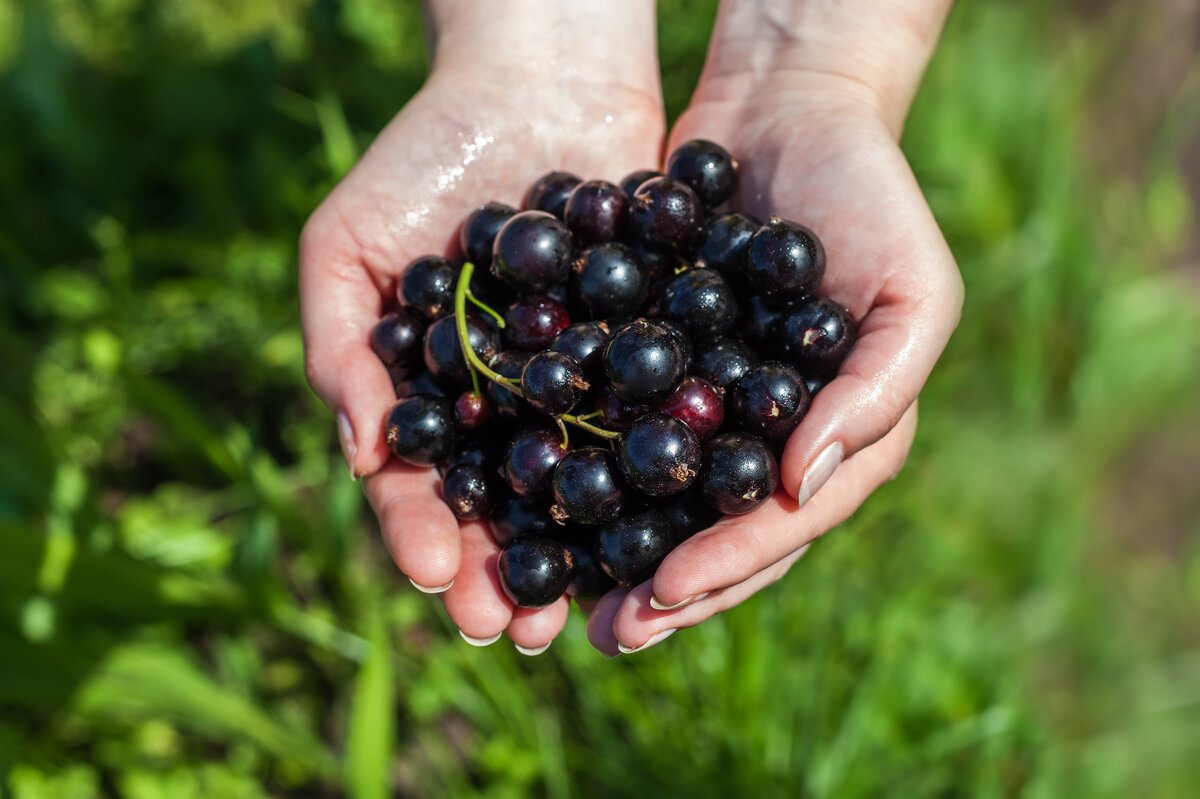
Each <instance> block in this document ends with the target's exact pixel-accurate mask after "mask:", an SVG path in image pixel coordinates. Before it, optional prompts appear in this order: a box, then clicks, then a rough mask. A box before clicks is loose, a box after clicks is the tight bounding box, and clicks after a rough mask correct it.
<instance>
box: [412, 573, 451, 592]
mask: <svg viewBox="0 0 1200 799" xmlns="http://www.w3.org/2000/svg"><path fill="white" fill-rule="evenodd" d="M408 581H409V582H410V583H412V584H413V588H415V589H417V590H418V591H420V592H421V593H422V594H440V593H442V592H444V591H449V590H450V586H452V585H454V581H453V580H451V581H450V582H448V583H446V584H445V585H438V586H434V587H433V588H430V587H429V586H427V585H421V584H420V583H418V582H417V581H416V580H414V579H413V578H411V577H409V578H408Z"/></svg>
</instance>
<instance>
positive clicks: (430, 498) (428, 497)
mask: <svg viewBox="0 0 1200 799" xmlns="http://www.w3.org/2000/svg"><path fill="white" fill-rule="evenodd" d="M437 485H438V476H437V472H436V471H434V470H433V469H423V468H419V467H416V466H409V465H408V464H405V463H401V462H400V461H397V460H394V459H393V460H391V461H389V462H388V464H387V465H386V466H385V467H384V468H383V469H382V470H380V471H379V472H377V473H376V474H374V475H372V476H370V477H368V478H367V479H366V480H365V481H364V487H365V489H366V493H367V500H368V501H369V502H370V503H371V507H372V508H373V509H374V510H375V515H376V517H378V519H379V528H380V531H381V532H382V535H383V541H384V544H386V545H387V548H388V551H389V552H390V553H391V554H392V560H394V561H395V562H396V566H397V567H399V569H400V571H402V572H404V574H405V575H407V576H408V578H409V579H410V580H412V582H413V584H414V585H416V586H417V587H418V588H420V589H421V590H422V591H425V592H427V593H437V592H439V591H440V590H444V587H445V586H447V585H448V584H449V583H450V582H451V581H453V580H454V579H455V575H457V574H458V572H459V566H460V563H461V560H462V544H461V540H462V536H461V534H460V532H459V525H458V519H456V518H455V517H454V514H453V513H451V511H450V508H449V507H447V506H446V503H444V502H442V501H441V500H440V499H439V498H438V495H437Z"/></svg>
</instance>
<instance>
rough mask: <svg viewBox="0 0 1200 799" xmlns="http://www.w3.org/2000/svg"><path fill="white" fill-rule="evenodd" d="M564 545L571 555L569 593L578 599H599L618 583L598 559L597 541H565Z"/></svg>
mask: <svg viewBox="0 0 1200 799" xmlns="http://www.w3.org/2000/svg"><path fill="white" fill-rule="evenodd" d="M563 546H564V547H566V549H567V552H568V553H569V554H570V555H571V584H570V585H568V586H567V595H568V596H573V597H575V598H577V599H599V598H600V597H602V596H604V595H605V594H607V593H608V591H609V589H611V588H612V587H613V586H615V585H616V582H614V581H613V578H611V577H609V576H608V575H607V574H605V573H604V569H602V568H601V567H600V561H598V560H596V554H595V541H594V540H593V537H592V536H589V537H588V539H587V541H564V542H563Z"/></svg>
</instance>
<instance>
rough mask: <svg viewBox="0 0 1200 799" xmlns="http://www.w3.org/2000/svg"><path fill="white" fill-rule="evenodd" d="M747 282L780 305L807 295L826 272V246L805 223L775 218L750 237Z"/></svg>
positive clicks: (813, 289) (772, 301) (788, 303)
mask: <svg viewBox="0 0 1200 799" xmlns="http://www.w3.org/2000/svg"><path fill="white" fill-rule="evenodd" d="M745 265H746V281H747V282H748V283H749V284H750V288H751V289H753V290H754V291H755V292H757V293H758V294H759V295H760V296H762V298H763V299H764V300H766V301H767V302H768V303H769V304H771V305H773V306H775V307H776V308H786V307H787V306H788V305H790V304H791V303H794V302H797V301H798V300H802V299H804V298H805V297H807V296H808V295H809V294H811V293H813V292H814V291H816V289H817V285H818V284H819V283H820V282H821V278H822V277H824V275H825V248H824V247H822V246H821V241H820V240H819V239H818V238H817V236H816V234H815V233H813V232H812V231H811V230H809V229H808V228H806V227H805V226H804V225H801V224H798V223H796V222H789V221H787V220H786V219H781V218H779V217H778V216H773V217H771V218H770V219H769V220H768V221H767V223H766V224H765V225H763V226H762V227H761V228H759V229H758V232H757V233H755V234H754V236H753V237H751V239H750V249H749V250H747V251H746V260H745Z"/></svg>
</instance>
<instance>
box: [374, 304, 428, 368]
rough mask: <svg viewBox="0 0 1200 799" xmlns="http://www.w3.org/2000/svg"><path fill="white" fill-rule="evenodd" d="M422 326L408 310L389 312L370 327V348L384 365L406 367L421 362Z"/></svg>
mask: <svg viewBox="0 0 1200 799" xmlns="http://www.w3.org/2000/svg"><path fill="white" fill-rule="evenodd" d="M424 334H425V329H424V326H423V325H422V324H421V323H420V322H418V321H417V320H416V319H414V318H413V317H412V316H411V315H410V314H409V313H408V311H405V310H399V311H396V312H395V313H390V314H387V315H386V316H384V317H383V318H382V319H380V320H379V321H378V322H376V323H375V327H373V328H371V349H372V350H374V351H375V354H376V355H378V356H379V360H381V361H383V363H384V365H386V366H398V367H402V368H407V367H410V366H414V365H416V364H418V363H420V362H421V345H422V340H423V338H424Z"/></svg>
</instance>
